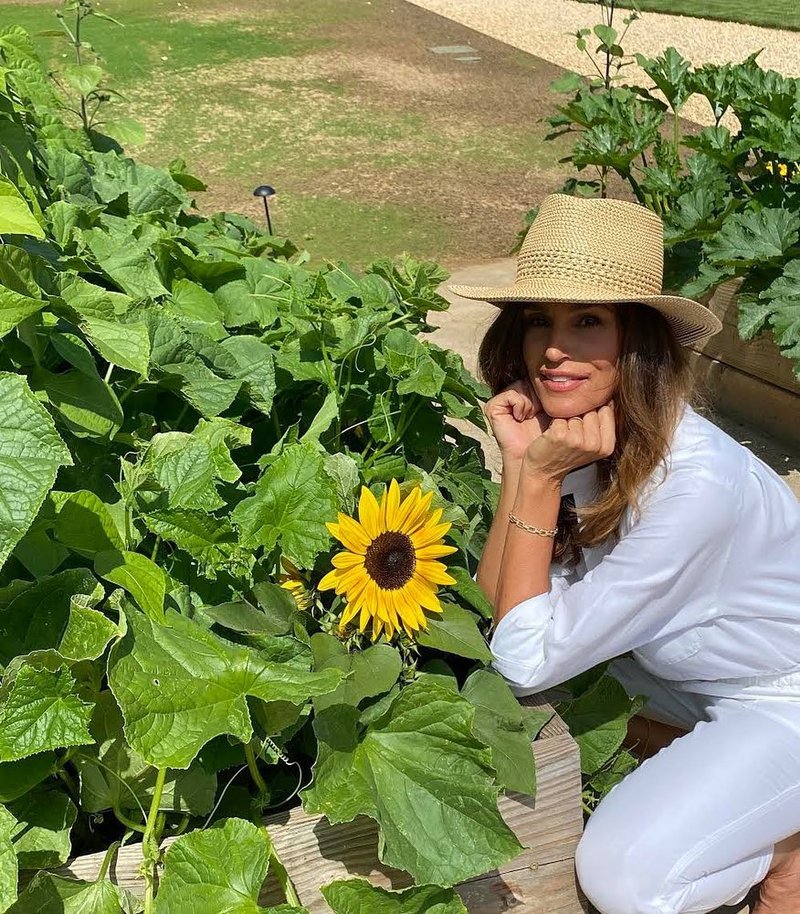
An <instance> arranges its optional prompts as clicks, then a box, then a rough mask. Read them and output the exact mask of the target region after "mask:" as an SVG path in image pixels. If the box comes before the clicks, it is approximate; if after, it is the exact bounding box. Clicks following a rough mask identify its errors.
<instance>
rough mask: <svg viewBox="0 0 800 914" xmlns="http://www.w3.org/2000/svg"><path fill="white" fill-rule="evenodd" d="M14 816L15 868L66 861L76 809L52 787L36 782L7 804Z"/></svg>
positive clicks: (59, 863)
mask: <svg viewBox="0 0 800 914" xmlns="http://www.w3.org/2000/svg"><path fill="white" fill-rule="evenodd" d="M8 811H9V812H10V813H11V814H12V815H13V816H14V818H15V819H16V820H17V825H16V827H15V828H14V831H13V832H12V836H11V837H12V840H13V842H14V850H15V851H16V854H17V860H18V861H19V868H20V869H24V870H38V869H40V868H42V867H50V866H60V865H61V864H62V863H66V861H67V858H68V857H69V855H70V851H71V850H72V843H71V841H70V831H71V830H72V826H73V825H74V824H75V819H76V818H77V816H78V810H77V809H76V807H75V804H74V803H73V802H72V800H70V798H69V797H68V796H67V795H66V794H65V793H63V792H62V791H60V790H58V789H57V788H55V787H46V786H43V785H40V786H39V787H36V788H35V789H34V790H32V791H31V792H30V793H28V794H26V795H25V796H24V797H21V798H20V799H19V800H16V801H15V802H13V803H10V804H9V806H8Z"/></svg>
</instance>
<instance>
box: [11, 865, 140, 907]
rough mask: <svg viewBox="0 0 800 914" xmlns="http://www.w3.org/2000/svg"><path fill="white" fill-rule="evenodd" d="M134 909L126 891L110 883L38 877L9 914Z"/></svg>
mask: <svg viewBox="0 0 800 914" xmlns="http://www.w3.org/2000/svg"><path fill="white" fill-rule="evenodd" d="M134 910H140V909H139V908H138V906H137V907H136V908H133V907H132V906H131V902H130V898H129V896H128V895H127V893H126V892H125V890H124V889H121V888H120V887H119V886H116V885H114V884H113V883H111V882H110V881H109V880H108V879H101V880H99V881H97V882H86V881H85V880H83V879H65V878H64V877H63V876H55V875H54V874H53V873H44V872H41V873H37V874H36V875H35V876H34V878H33V880H32V881H31V883H30V884H29V885H28V887H27V888H26V889H25V891H24V892H23V893H22V894H21V895H20V896H19V900H18V901H17V903H16V904H15V905H14V906H13V907H11V908H9V911H8V914H49V912H53V914H122V912H125V914H128V912H133V911H134Z"/></svg>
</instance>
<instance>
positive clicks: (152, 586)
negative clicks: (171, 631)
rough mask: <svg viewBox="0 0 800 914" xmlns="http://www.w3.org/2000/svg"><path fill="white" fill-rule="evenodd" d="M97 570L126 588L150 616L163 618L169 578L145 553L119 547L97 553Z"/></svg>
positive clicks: (95, 564) (108, 579) (105, 578)
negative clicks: (122, 550) (127, 550)
mask: <svg viewBox="0 0 800 914" xmlns="http://www.w3.org/2000/svg"><path fill="white" fill-rule="evenodd" d="M94 570H95V571H96V572H97V573H98V574H99V575H100V577H101V578H103V579H104V580H106V581H110V582H111V583H112V584H117V585H118V586H119V587H122V588H123V590H127V591H128V593H129V594H130V595H131V596H132V597H133V599H134V600H136V602H137V603H138V604H139V606H140V607H141V608H142V609H143V610H144V611H145V613H147V615H148V616H149V617H150V618H151V619H154V620H155V621H157V622H161V621H163V619H164V595H165V593H166V589H167V579H166V576H165V574H164V572H163V571H162V569H161V568H159V566H158V565H156V563H155V562H153V561H151V560H150V559H149V558H147V556H146V555H140V554H139V553H138V552H120V551H118V550H111V551H109V552H98V553H97V555H96V556H95V558H94Z"/></svg>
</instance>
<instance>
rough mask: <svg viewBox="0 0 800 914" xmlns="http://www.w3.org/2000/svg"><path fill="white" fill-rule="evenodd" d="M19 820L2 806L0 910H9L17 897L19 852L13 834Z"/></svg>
mask: <svg viewBox="0 0 800 914" xmlns="http://www.w3.org/2000/svg"><path fill="white" fill-rule="evenodd" d="M16 825H17V820H16V819H15V818H14V817H13V816H12V815H11V813H10V812H9V811H8V810H7V809H6V808H5V806H0V911H7V910H8V908H9V907H10V905H12V904H13V903H14V900H15V899H16V897H17V854H16V851H15V850H14V844H13V842H12V841H11V835H12V834H13V832H14V829H15V828H16Z"/></svg>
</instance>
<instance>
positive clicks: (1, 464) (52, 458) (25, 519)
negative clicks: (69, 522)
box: [0, 373, 72, 564]
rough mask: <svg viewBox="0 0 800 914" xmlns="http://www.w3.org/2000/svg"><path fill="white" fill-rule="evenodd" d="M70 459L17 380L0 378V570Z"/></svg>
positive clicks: (49, 422) (45, 417)
mask: <svg viewBox="0 0 800 914" xmlns="http://www.w3.org/2000/svg"><path fill="white" fill-rule="evenodd" d="M71 463H72V457H71V456H70V453H69V451H68V450H67V447H66V445H65V444H64V442H63V441H62V440H61V438H60V437H59V435H58V432H57V431H56V429H55V426H54V425H53V420H52V419H51V418H50V416H49V414H48V413H47V411H46V410H45V409H44V407H43V406H42V405H41V404H40V403H39V402H38V401H37V400H36V398H35V397H34V396H33V394H32V393H31V391H30V389H29V388H28V385H27V384H26V383H25V379H24V378H23V377H20V376H19V375H12V374H7V373H0V487H2V492H3V496H2V499H0V564H2V563H4V562H5V560H6V559H7V558H8V556H9V554H10V552H11V551H12V550H13V548H14V546H16V544H17V543H18V542H19V540H20V539H21V538H22V535H23V534H24V533H25V531H26V530H27V529H28V527H29V526H30V525H31V522H32V521H33V519H34V517H36V513H37V512H38V510H39V508H40V507H41V504H42V502H43V501H44V498H45V495H47V493H48V491H49V490H50V488H51V487H52V485H53V483H54V482H55V478H56V473H57V472H58V468H59V467H61V466H69V465H70V464H71Z"/></svg>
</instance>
